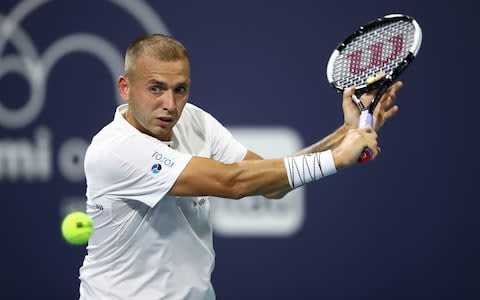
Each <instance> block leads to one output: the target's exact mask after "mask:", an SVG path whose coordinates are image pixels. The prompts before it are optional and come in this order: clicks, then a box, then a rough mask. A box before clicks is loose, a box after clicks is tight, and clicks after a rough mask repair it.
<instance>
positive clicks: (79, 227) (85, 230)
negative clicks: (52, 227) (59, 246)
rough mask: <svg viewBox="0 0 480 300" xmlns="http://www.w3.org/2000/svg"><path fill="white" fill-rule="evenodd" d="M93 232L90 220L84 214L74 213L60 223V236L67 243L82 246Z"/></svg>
mask: <svg viewBox="0 0 480 300" xmlns="http://www.w3.org/2000/svg"><path fill="white" fill-rule="evenodd" d="M92 232H93V222H92V219H91V218H90V217H89V216H88V215H87V214H85V213H83V212H80V211H75V212H72V213H69V214H68V215H67V216H65V218H64V219H63V222H62V235H63V238H64V239H65V241H67V243H69V244H72V245H83V244H86V243H87V242H88V239H89V238H90V235H92Z"/></svg>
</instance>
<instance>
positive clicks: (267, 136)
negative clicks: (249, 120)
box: [212, 127, 305, 236]
mask: <svg viewBox="0 0 480 300" xmlns="http://www.w3.org/2000/svg"><path fill="white" fill-rule="evenodd" d="M229 130H230V131H231V132H232V134H233V136H234V137H235V138H236V139H237V140H238V141H239V142H241V143H242V144H243V145H245V146H246V147H247V148H248V149H251V150H252V151H254V152H256V153H259V154H261V155H262V156H263V157H264V158H280V157H285V156H287V155H290V154H292V153H295V152H296V151H298V150H299V149H301V148H303V143H302V140H301V137H300V135H299V134H298V133H297V132H296V131H294V130H293V129H291V128H288V127H260V128H259V127H229ZM304 199H305V189H304V187H300V188H297V189H295V190H293V191H291V192H290V193H288V194H287V195H286V196H285V197H284V198H282V199H281V200H269V199H265V198H263V197H262V196H253V197H245V198H243V199H242V200H240V201H232V200H225V199H221V198H215V197H213V199H212V207H213V213H212V220H213V226H214V229H215V232H216V233H217V234H220V235H226V236H288V235H291V234H294V233H295V232H297V231H298V230H299V229H300V228H301V226H302V225H303V221H304V219H305V213H304V206H305V205H304Z"/></svg>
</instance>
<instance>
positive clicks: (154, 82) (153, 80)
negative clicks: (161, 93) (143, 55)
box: [147, 79, 167, 87]
mask: <svg viewBox="0 0 480 300" xmlns="http://www.w3.org/2000/svg"><path fill="white" fill-rule="evenodd" d="M147 84H148V85H151V84H154V85H160V86H165V87H166V86H167V84H166V83H165V82H163V81H158V80H156V79H150V80H149V81H147Z"/></svg>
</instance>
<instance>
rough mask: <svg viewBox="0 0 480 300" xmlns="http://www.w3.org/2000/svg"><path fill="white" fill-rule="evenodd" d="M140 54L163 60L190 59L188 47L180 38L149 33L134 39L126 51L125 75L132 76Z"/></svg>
mask: <svg viewBox="0 0 480 300" xmlns="http://www.w3.org/2000/svg"><path fill="white" fill-rule="evenodd" d="M140 56H150V57H153V58H156V59H159V60H162V61H175V60H181V59H187V60H189V56H188V51H187V49H186V48H185V47H184V46H183V45H182V43H180V42H179V41H178V40H176V39H174V38H172V37H170V36H167V35H164V34H160V33H155V34H149V35H144V36H141V37H139V38H138V39H136V40H134V41H133V42H132V43H130V45H129V46H128V48H127V51H126V53H125V65H124V70H123V72H124V75H125V76H127V77H129V76H132V73H133V71H134V70H135V64H136V61H137V59H138V58H139V57H140Z"/></svg>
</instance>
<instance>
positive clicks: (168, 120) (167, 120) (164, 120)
mask: <svg viewBox="0 0 480 300" xmlns="http://www.w3.org/2000/svg"><path fill="white" fill-rule="evenodd" d="M157 120H158V123H159V125H160V126H170V125H171V124H172V123H173V118H172V117H158V118H157Z"/></svg>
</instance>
